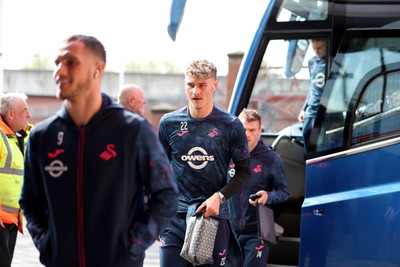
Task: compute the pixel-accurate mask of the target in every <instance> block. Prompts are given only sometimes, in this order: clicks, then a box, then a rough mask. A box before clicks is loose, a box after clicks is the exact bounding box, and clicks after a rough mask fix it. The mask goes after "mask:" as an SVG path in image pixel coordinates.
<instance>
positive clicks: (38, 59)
mask: <svg viewBox="0 0 400 267" xmlns="http://www.w3.org/2000/svg"><path fill="white" fill-rule="evenodd" d="M22 69H24V70H52V69H53V64H52V62H51V61H50V59H49V58H48V57H47V56H43V55H34V56H33V57H32V61H31V62H30V63H29V64H26V65H24V66H23V67H22Z"/></svg>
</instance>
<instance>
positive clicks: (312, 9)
mask: <svg viewBox="0 0 400 267" xmlns="http://www.w3.org/2000/svg"><path fill="white" fill-rule="evenodd" d="M327 17H328V0H314V1H304V0H299V1H293V0H285V1H283V4H282V6H281V9H280V11H279V12H278V17H277V19H276V20H277V21H278V22H288V21H315V20H326V19H327Z"/></svg>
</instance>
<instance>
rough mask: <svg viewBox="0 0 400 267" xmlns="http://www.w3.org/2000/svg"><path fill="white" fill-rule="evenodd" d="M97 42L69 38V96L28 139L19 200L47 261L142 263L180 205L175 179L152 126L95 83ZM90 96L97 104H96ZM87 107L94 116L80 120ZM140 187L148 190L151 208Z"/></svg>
mask: <svg viewBox="0 0 400 267" xmlns="http://www.w3.org/2000/svg"><path fill="white" fill-rule="evenodd" d="M93 43H94V44H95V46H97V48H96V47H95V48H93V47H92V46H93ZM99 44H101V43H99V42H98V41H97V40H96V39H95V38H94V37H89V36H80V35H77V36H72V37H71V38H70V39H67V40H66V47H65V48H62V49H61V50H60V55H59V57H58V59H57V60H56V66H57V71H55V79H56V82H57V84H58V86H59V90H60V92H59V94H60V98H65V99H66V101H65V102H64V105H63V107H62V109H61V110H60V111H59V112H58V113H57V114H55V115H54V116H53V117H51V118H49V119H47V120H45V121H43V122H40V123H38V124H37V125H36V126H35V128H34V129H33V130H32V132H31V134H30V137H29V140H28V144H27V148H26V159H25V173H24V184H23V188H22V194H21V198H20V205H21V207H22V209H23V212H24V215H25V216H26V219H27V228H28V230H29V232H30V234H31V236H32V238H33V241H34V243H35V245H36V247H37V248H38V250H39V252H40V261H41V262H42V263H43V264H44V265H46V266H52V267H63V266H65V267H73V266H79V267H85V266H87V267H98V266H107V267H109V266H113V267H128V266H129V267H137V266H142V265H143V259H144V252H145V250H146V249H147V248H148V247H149V246H150V245H151V244H152V243H153V242H154V241H155V240H156V239H157V237H158V235H159V234H160V232H161V231H162V230H163V229H164V228H165V227H167V226H168V225H169V222H170V220H171V218H172V217H173V216H174V215H175V212H176V206H177V188H176V183H175V181H174V179H173V176H172V175H171V172H170V166H169V161H168V159H167V157H166V155H165V152H164V150H163V148H162V146H161V145H160V143H159V141H158V138H157V136H156V134H155V131H154V129H153V127H152V126H151V125H150V124H149V123H148V122H147V121H146V119H144V118H142V117H140V116H139V115H136V114H134V113H132V112H130V111H128V110H126V109H124V108H123V107H122V106H120V105H118V104H116V103H114V102H113V101H112V99H111V98H110V97H108V96H107V95H105V94H102V93H101V91H100V90H99V88H100V87H99V86H98V85H99V82H98V79H99V75H101V74H102V73H103V71H104V64H100V63H101V62H105V59H102V58H101V57H100V58H101V60H98V58H99V56H98V55H97V54H96V49H98V46H99ZM101 46H102V45H101ZM96 60H97V61H96ZM93 62H96V64H97V65H96V66H97V67H98V69H99V71H98V72H97V71H95V69H92V68H91V66H92V65H91V64H92V63H93ZM98 62H100V63H98ZM88 69H89V70H88ZM77 70H79V72H78V71H77ZM85 70H86V73H90V75H89V77H87V76H83V77H84V78H83V79H82V80H83V81H84V82H83V83H80V82H82V80H81V77H80V75H81V74H82V73H85ZM88 79H89V80H90V79H93V81H90V82H89V83H90V84H89V85H88V84H86V87H83V86H82V84H85V82H86V83H88V81H87V80H88ZM75 83H80V84H75ZM92 83H93V84H94V86H93V84H92ZM82 88H85V89H86V90H82ZM91 90H92V91H93V92H94V93H93V94H90V93H88V92H89V91H90V92H92V91H91ZM70 92H74V93H75V95H73V94H70ZM78 95H79V97H75V96H78ZM88 95H90V96H91V97H90V98H89V97H88ZM85 97H88V99H86V101H85V102H84V103H83V104H84V105H82V107H84V109H83V110H82V113H81V114H80V116H76V113H75V112H76V111H77V110H79V108H80V107H78V106H77V103H79V101H81V100H82V99H84V98H85ZM91 101H93V102H96V103H98V104H99V106H97V108H96V109H93V110H92V102H91ZM71 106H72V109H71ZM85 112H89V113H90V112H92V115H91V116H89V117H87V119H86V121H82V120H81V118H82V117H83V118H85V116H86V113H85ZM143 188H145V189H146V190H148V191H149V192H150V193H151V196H152V197H151V200H150V202H149V203H148V205H147V206H148V208H146V209H145V208H144V207H145V206H144V203H143Z"/></svg>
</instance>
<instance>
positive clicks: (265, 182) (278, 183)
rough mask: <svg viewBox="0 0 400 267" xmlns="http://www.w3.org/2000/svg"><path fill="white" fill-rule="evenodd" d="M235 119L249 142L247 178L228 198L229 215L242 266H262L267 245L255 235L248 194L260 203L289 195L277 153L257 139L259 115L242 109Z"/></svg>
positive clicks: (230, 172) (251, 201)
mask: <svg viewBox="0 0 400 267" xmlns="http://www.w3.org/2000/svg"><path fill="white" fill-rule="evenodd" d="M239 119H240V121H241V122H242V123H243V126H244V129H245V131H246V136H247V142H248V144H249V150H250V155H251V157H250V173H251V179H250V181H249V182H248V183H247V184H246V185H245V186H244V187H242V188H241V189H240V192H239V193H238V194H236V195H234V196H233V197H232V198H231V199H230V200H229V208H230V218H231V221H232V224H233V227H234V230H235V233H236V237H237V239H238V241H239V243H240V246H241V249H242V256H243V267H265V266H267V262H268V256H269V247H268V244H267V242H261V240H260V238H259V236H258V231H257V217H256V208H255V204H256V202H255V201H253V200H250V199H249V196H250V195H252V194H257V195H258V196H259V198H258V199H257V200H256V201H258V203H259V204H260V205H271V204H276V203H280V202H284V201H286V200H287V198H288V196H289V193H288V186H287V182H286V177H285V171H284V169H283V163H282V160H281V158H280V156H279V155H278V154H277V153H276V152H275V151H273V150H271V149H270V148H269V147H267V146H266V145H265V144H264V143H263V142H262V140H261V139H260V136H261V118H260V115H259V114H258V113H257V111H255V110H251V109H244V110H243V111H242V112H241V113H240V115H239ZM234 173H235V166H234V165H231V168H230V170H229V175H234Z"/></svg>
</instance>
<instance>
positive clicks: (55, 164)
mask: <svg viewBox="0 0 400 267" xmlns="http://www.w3.org/2000/svg"><path fill="white" fill-rule="evenodd" d="M44 170H45V171H46V172H48V173H49V174H50V176H51V177H54V178H57V177H60V176H61V174H63V172H65V171H68V167H67V166H64V164H63V163H62V162H61V161H60V160H53V161H52V162H51V163H50V165H49V166H45V167H44Z"/></svg>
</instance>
